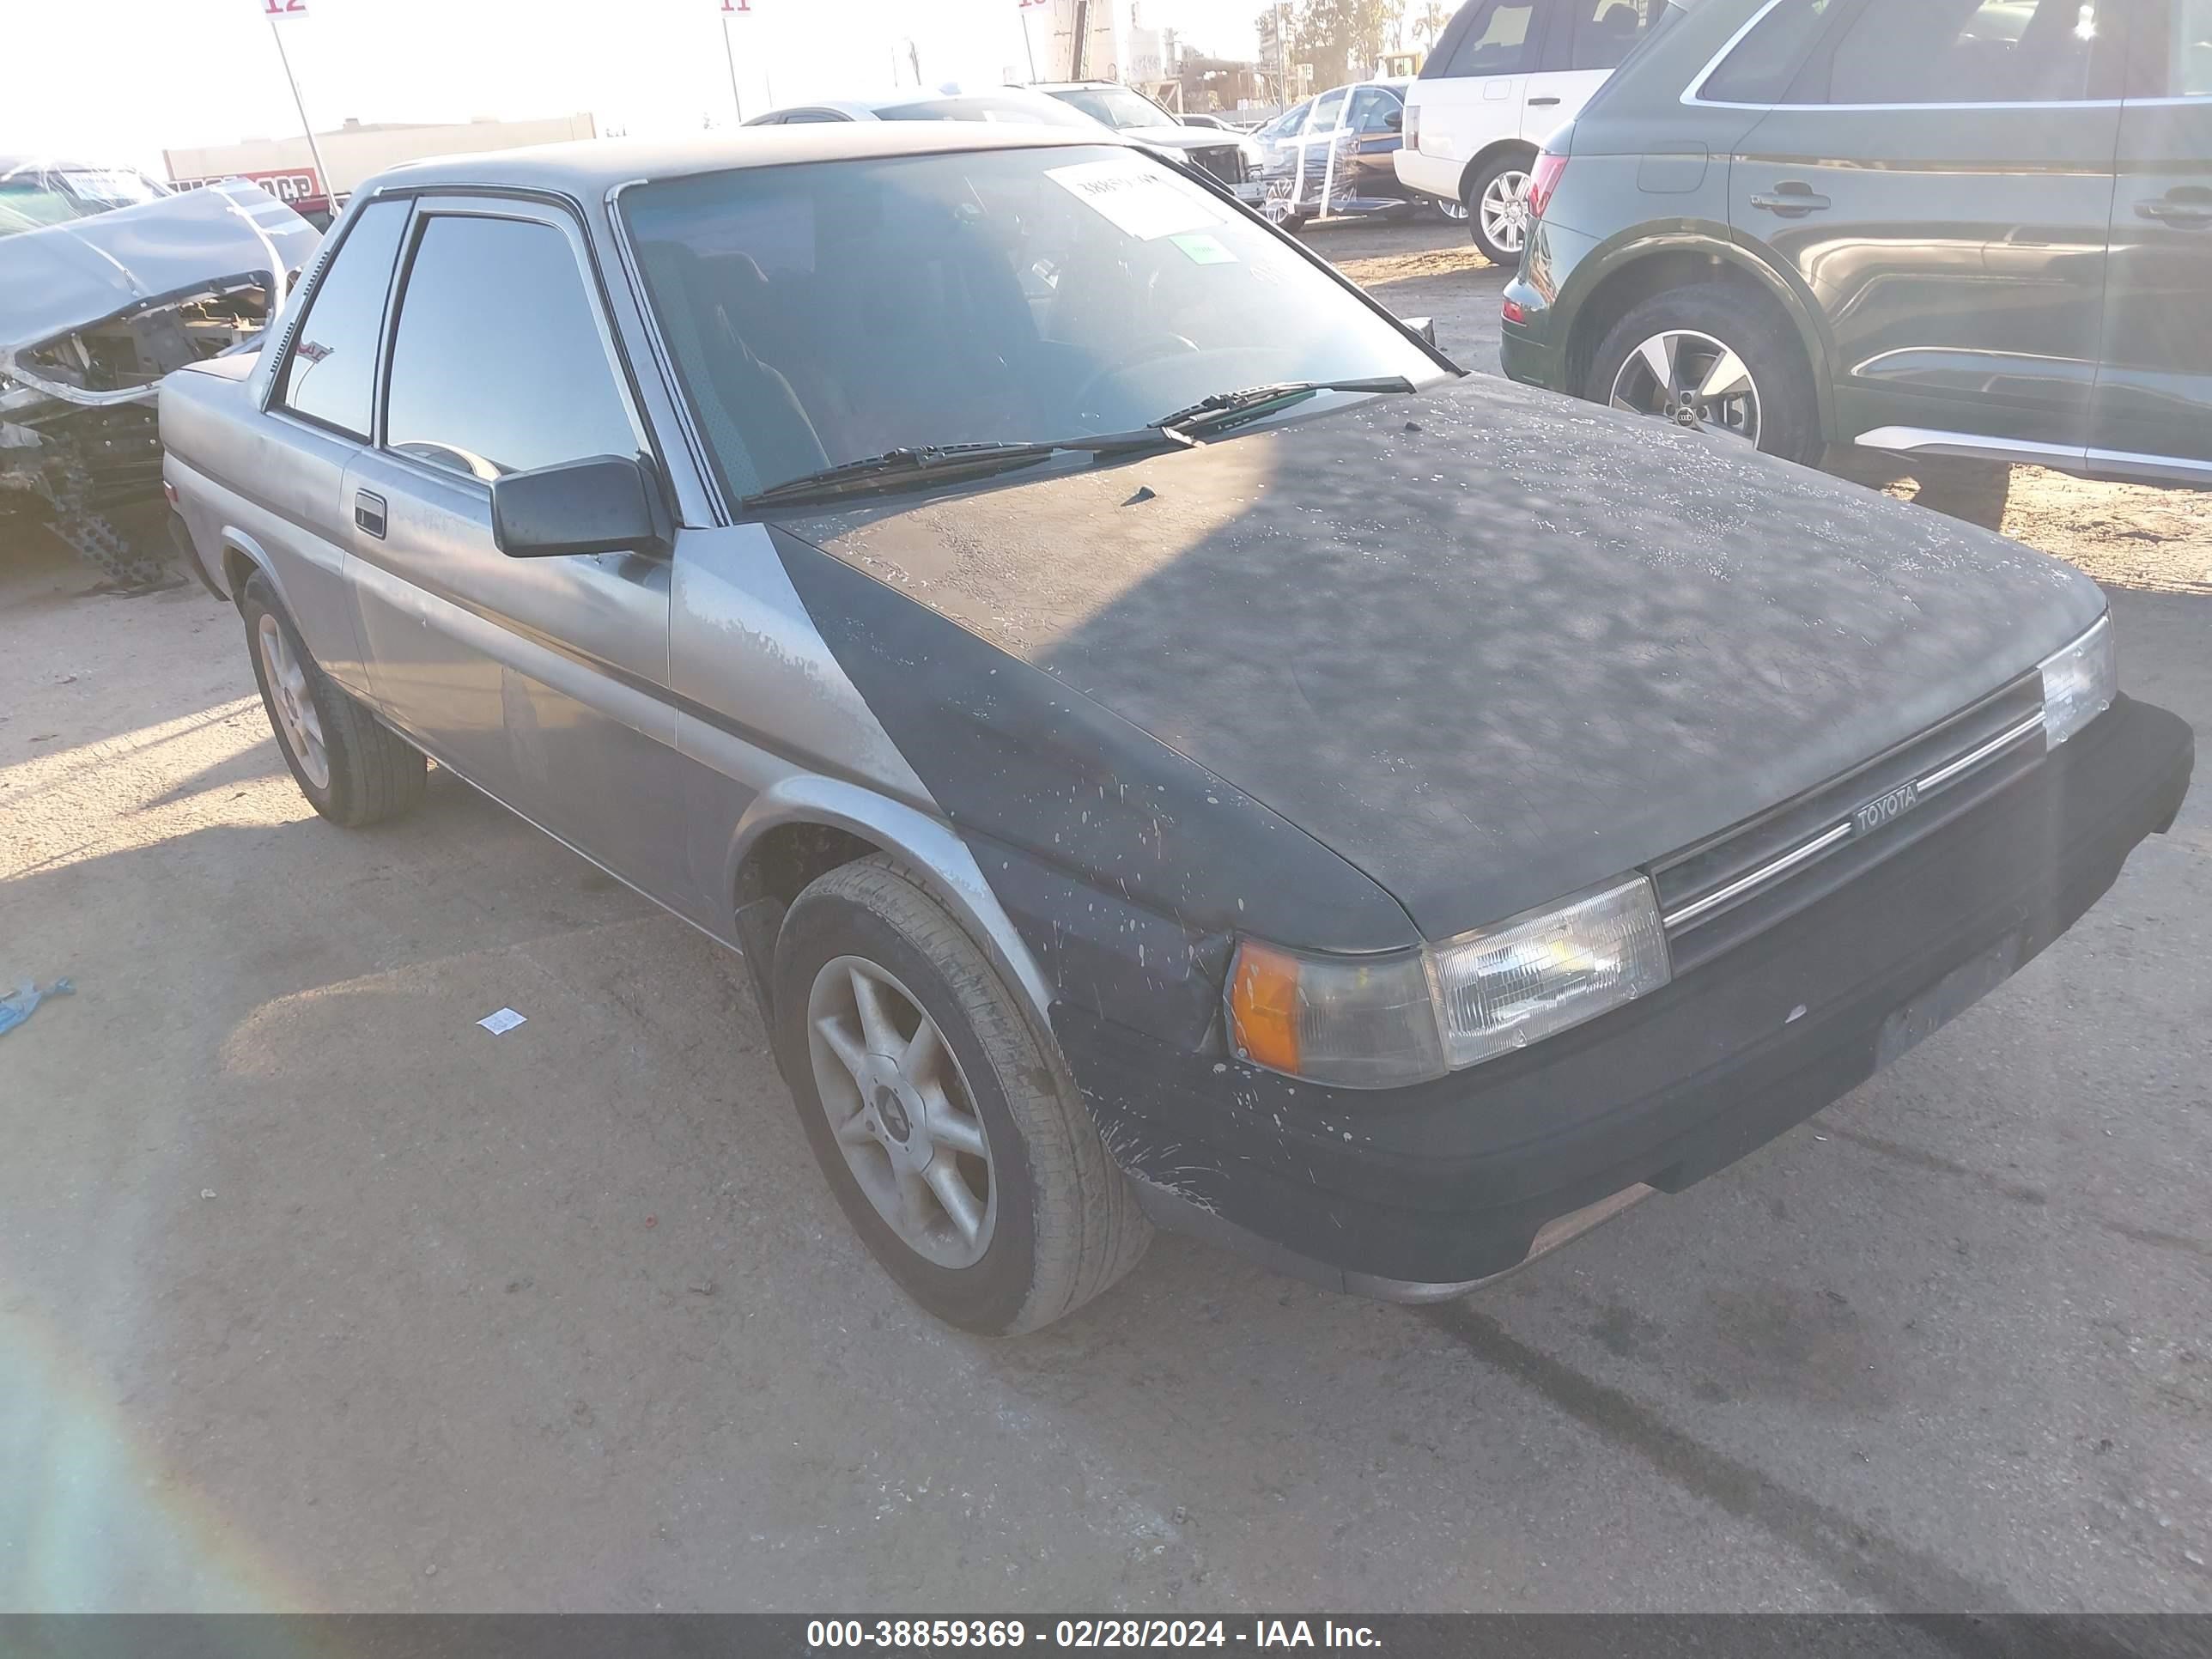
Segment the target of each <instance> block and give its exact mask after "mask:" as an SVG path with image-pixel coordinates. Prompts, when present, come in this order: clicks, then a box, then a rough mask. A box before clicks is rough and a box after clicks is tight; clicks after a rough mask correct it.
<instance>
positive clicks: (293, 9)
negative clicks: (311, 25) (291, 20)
mask: <svg viewBox="0 0 2212 1659" xmlns="http://www.w3.org/2000/svg"><path fill="white" fill-rule="evenodd" d="M261 15H263V16H264V17H266V18H268V19H269V20H270V21H272V22H273V21H276V19H277V18H279V17H305V16H306V15H307V0H261Z"/></svg>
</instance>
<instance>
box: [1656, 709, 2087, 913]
mask: <svg viewBox="0 0 2212 1659" xmlns="http://www.w3.org/2000/svg"><path fill="white" fill-rule="evenodd" d="M2042 730H2043V714H2042V711H2041V710H2040V709H2039V710H2038V711H2037V712H2036V713H2035V714H2033V715H2031V716H2029V717H2028V718H2027V720H2021V722H2020V723H2019V724H2018V725H2016V726H2012V727H2010V728H2008V730H2006V731H2003V732H1999V733H1997V735H1996V737H1994V738H1990V740H1989V741H1988V742H1986V743H1984V744H1978V745H1977V746H1976V747H1974V748H1972V749H1970V750H1967V751H1966V753H1965V754H1963V755H1961V756H1960V757H1958V758H1957V759H1956V760H1954V761H1950V762H1948V763H1945V764H1944V765H1942V766H1939V767H1937V768H1936V769H1935V770H1934V771H1933V772H1930V773H1929V774H1928V775H1926V776H1925V777H1923V778H1918V779H1916V780H1914V781H1913V784H1912V788H1913V789H1914V791H1915V792H1916V793H1919V794H1922V795H1929V794H1933V793H1936V791H1937V790H1939V789H1945V788H1948V787H1950V786H1951V785H1952V784H1954V783H1956V782H1957V781H1959V780H1960V778H1962V777H1964V776H1966V774H1968V773H1969V772H1972V771H1973V770H1975V769H1977V768H1978V767H1980V766H1982V765H1984V764H1985V763H1988V762H1990V761H1991V760H1994V759H1995V758H1996V757H1997V756H1999V755H2001V754H2002V753H2003V752H2004V751H2005V750H2008V749H2009V748H2011V747H2013V745H2015V744H2018V743H2020V742H2021V741H2023V740H2024V739H2025V738H2027V737H2028V736H2030V735H2031V734H2032V733H2034V732H2040V731H2042ZM1854 829H1856V823H1855V821H1854V820H1853V819H1851V818H1845V819H1844V821H1843V822H1842V823H1838V824H1837V825H1835V826H1834V827H1833V828H1832V829H1824V830H1822V831H1821V832H1820V834H1819V835H1817V836H1814V837H1813V838H1812V839H1811V840H1810V841H1807V842H1800V843H1799V844H1798V845H1797V846H1796V847H1793V848H1790V851H1788V852H1786V853H1784V854H1782V855H1781V856H1780V857H1779V858H1776V859H1771V860H1768V861H1767V862H1766V863H1765V864H1762V865H1761V866H1759V868H1758V869H1756V870H1751V871H1747V872H1745V873H1744V874H1742V875H1741V876H1738V877H1737V878H1735V880H1734V881H1732V882H1730V883H1729V884H1728V885H1727V886H1725V887H1718V888H1715V889H1714V890H1712V891H1711V892H1710V893H1708V894H1706V895H1705V896H1704V897H1703V898H1700V899H1697V900H1694V901H1692V902H1690V903H1688V904H1686V905H1684V906H1683V907H1682V908H1680V909H1679V910H1670V911H1668V913H1667V914H1666V915H1663V916H1662V917H1661V918H1660V925H1661V926H1662V927H1665V928H1666V929H1667V930H1668V932H1669V933H1672V932H1673V931H1674V929H1675V928H1677V927H1687V926H1688V925H1689V924H1690V923H1691V922H1693V921H1697V920H1698V919H1699V917H1701V916H1705V915H1710V914H1711V912H1713V911H1715V910H1717V909H1719V908H1722V907H1723V905H1727V904H1729V903H1732V902H1735V900H1737V899H1740V898H1742V897H1745V896H1747V895H1748V894H1750V893H1753V892H1754V891H1756V890H1758V889H1759V888H1762V887H1765V886H1766V885H1768V884H1771V883H1773V882H1776V881H1779V880H1780V879H1781V878H1783V877H1784V876H1786V875H1788V874H1789V873H1790V872H1791V871H1793V870H1796V869H1797V868H1799V867H1800V866H1803V865H1805V864H1808V863H1810V862H1811V861H1812V860H1814V859H1816V858H1818V857H1820V854H1823V853H1826V852H1827V851H1829V850H1830V849H1832V848H1836V847H1838V846H1841V845H1842V844H1843V843H1844V842H1847V841H1849V840H1850V839H1851V838H1852V835H1853V832H1854Z"/></svg>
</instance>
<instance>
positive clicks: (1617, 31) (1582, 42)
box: [1567, 0, 1665, 70]
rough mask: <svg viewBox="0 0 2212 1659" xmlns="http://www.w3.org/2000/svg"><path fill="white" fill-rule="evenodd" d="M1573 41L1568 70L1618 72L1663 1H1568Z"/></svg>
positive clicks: (1641, 37)
mask: <svg viewBox="0 0 2212 1659" xmlns="http://www.w3.org/2000/svg"><path fill="white" fill-rule="evenodd" d="M1570 3H1571V4H1572V5H1573V7H1574V13H1573V15H1574V21H1575V37H1574V41H1573V44H1572V46H1571V48H1570V52H1571V55H1570V57H1569V58H1568V60H1567V66H1568V67H1569V68H1570V69H1578V70H1609V69H1619V68H1620V65H1621V63H1622V61H1623V60H1624V59H1626V58H1627V56H1628V54H1629V53H1630V52H1633V51H1634V50H1635V49H1636V43H1637V42H1638V40H1641V39H1643V37H1644V30H1645V29H1646V28H1648V27H1650V23H1651V15H1652V14H1653V13H1654V12H1656V11H1657V10H1658V9H1659V8H1660V7H1661V6H1662V5H1663V4H1664V3H1665V0H1570Z"/></svg>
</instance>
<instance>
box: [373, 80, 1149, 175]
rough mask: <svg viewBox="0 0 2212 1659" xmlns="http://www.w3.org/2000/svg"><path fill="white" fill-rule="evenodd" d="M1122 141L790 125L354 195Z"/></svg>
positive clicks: (493, 156)
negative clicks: (440, 187)
mask: <svg viewBox="0 0 2212 1659" xmlns="http://www.w3.org/2000/svg"><path fill="white" fill-rule="evenodd" d="M923 96H925V97H926V96H927V94H923ZM909 101H910V100H909ZM793 107H796V108H803V109H818V108H823V107H827V106H824V105H818V104H804V105H797V106H793ZM1122 143H1127V141H1126V140H1124V139H1122V138H1121V137H1119V136H1118V135H1116V134H1115V132H1114V131H1112V129H1110V128H1108V127H1103V126H1102V127H1099V128H1097V129H1096V130H1095V131H1082V130H1079V129H1078V128H1074V127H1058V126H1043V125H1038V126H1030V125H1027V124H1026V123H1020V122H1012V121H823V122H813V123H808V124H805V125H799V126H775V127H738V128H735V129H733V130H732V131H726V132H721V133H716V134H713V135H711V136H708V137H699V138H679V139H661V140H656V139H643V138H585V139H579V140H576V141H575V142H574V143H565V144H538V145H533V146H531V147H530V148H527V149H496V150H484V151H482V152H479V153H477V154H475V155H447V156H440V157H435V158H433V159H430V160H427V161H403V162H401V163H400V164H399V165H398V166H397V167H388V168H386V170H385V171H384V172H382V173H379V174H377V175H376V177H375V178H374V179H370V180H369V181H368V183H367V184H365V185H362V187H361V189H360V190H359V191H357V192H356V194H359V195H364V196H365V195H369V194H372V193H374V191H377V190H379V189H382V188H401V187H405V188H413V187H415V186H418V185H488V186H491V187H493V188H506V189H518V190H543V191H555V192H556V193H558V194H561V195H564V196H572V197H577V198H579V199H586V198H590V197H599V196H604V195H605V193H606V192H607V191H610V190H611V189H613V188H614V187H615V186H616V185H622V184H632V183H637V182H641V181H642V180H645V179H675V178H684V177H688V176H690V175H692V174H695V173H725V172H728V171H730V170H731V169H732V168H738V167H784V166H789V165H791V164H793V163H795V162H801V161H866V160H869V159H870V158H872V157H875V156H885V155H943V154H946V153H950V152H958V151H963V150H988V149H1052V148H1066V147H1071V146H1077V145H1083V146H1095V145H1098V144H1122Z"/></svg>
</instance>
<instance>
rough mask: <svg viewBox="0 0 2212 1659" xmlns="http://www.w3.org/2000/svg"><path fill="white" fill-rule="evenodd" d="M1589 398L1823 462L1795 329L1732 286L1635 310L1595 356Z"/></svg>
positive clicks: (1682, 293)
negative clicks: (1792, 335) (1792, 332)
mask: <svg viewBox="0 0 2212 1659" xmlns="http://www.w3.org/2000/svg"><path fill="white" fill-rule="evenodd" d="M1583 396H1584V397H1586V398H1589V400H1590V401H1591V402H1592V403H1599V404H1611V405H1612V406H1613V408H1615V409H1618V410H1625V411H1626V412H1627V413H1630V414H1633V415H1641V416H1646V417H1648V418H1650V419H1652V420H1658V421H1665V422H1668V424H1669V425H1672V426H1675V427H1679V428H1684V429H1686V430H1688V431H1692V432H1705V433H1710V434H1711V435H1715V436H1717V437H1718V438H1721V439H1723V440H1726V441H1733V442H1737V443H1742V444H1746V445H1748V446H1750V447H1753V448H1755V449H1760V450H1764V451H1765V453H1768V454H1770V455H1779V456H1781V457H1783V458H1784V459H1786V460H1792V461H1800V462H1802V463H1804V464H1805V465H1808V466H1809V465H1814V464H1816V463H1817V462H1818V461H1819V459H1820V410H1819V407H1818V404H1817V403H1816V401H1815V399H1814V392H1813V375H1812V371H1811V369H1810V368H1808V366H1807V364H1806V362H1805V355H1804V352H1803V349H1802V348H1801V347H1800V345H1799V344H1798V343H1797V341H1796V339H1795V338H1793V337H1791V333H1790V325H1789V323H1788V321H1787V320H1786V319H1784V318H1783V317H1781V316H1780V315H1778V313H1775V312H1774V311H1773V310H1772V309H1771V307H1768V306H1766V305H1765V304H1763V303H1761V302H1759V301H1757V300H1755V299H1747V296H1746V295H1743V294H1741V293H1739V292H1737V291H1735V289H1731V288H1729V287H1726V286H1722V285H1707V286H1705V287H1699V288H1678V289H1670V290H1668V292H1666V293H1664V294H1658V295H1653V296H1652V297H1651V298H1650V299H1649V300H1646V301H1644V302H1643V303H1642V304H1640V305H1638V306H1637V307H1634V308H1633V309H1632V310H1631V311H1630V312H1629V313H1628V314H1627V315H1626V316H1625V317H1623V318H1622V319H1620V321H1619V322H1618V323H1616V324H1614V325H1613V327H1612V329H1611V330H1610V331H1607V334H1606V337H1605V338H1604V340H1603V341H1601V343H1599V346H1598V349H1597V350H1596V352H1595V354H1593V356H1592V357H1591V359H1590V368H1589V379H1588V380H1587V381H1586V382H1585V384H1584V386H1583Z"/></svg>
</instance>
